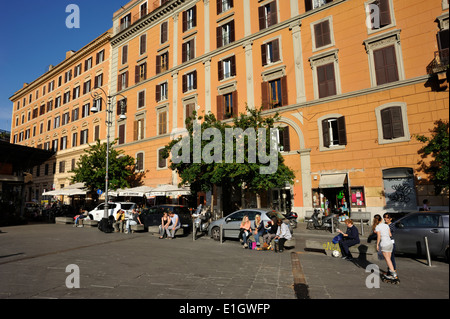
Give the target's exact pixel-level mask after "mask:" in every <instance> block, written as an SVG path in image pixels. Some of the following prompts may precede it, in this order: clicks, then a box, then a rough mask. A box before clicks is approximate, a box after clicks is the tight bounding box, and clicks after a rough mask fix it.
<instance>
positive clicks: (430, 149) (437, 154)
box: [416, 120, 449, 194]
mask: <svg viewBox="0 0 450 319" xmlns="http://www.w3.org/2000/svg"><path fill="white" fill-rule="evenodd" d="M416 139H417V140H419V141H420V142H422V143H425V144H426V145H425V146H424V147H422V149H421V150H420V151H419V154H422V158H423V160H421V161H420V162H419V164H421V170H422V171H423V172H425V173H427V174H429V175H430V181H431V182H432V183H433V185H434V189H435V193H436V194H439V193H441V191H443V190H446V191H448V189H449V185H448V181H449V123H448V122H446V121H442V120H439V121H436V122H435V127H434V128H433V130H432V131H431V137H427V136H425V135H417V136H416ZM429 155H431V156H432V159H431V161H430V162H428V163H427V162H425V159H426V158H427V157H428V156H429Z"/></svg>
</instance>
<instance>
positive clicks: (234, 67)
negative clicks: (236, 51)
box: [230, 55, 236, 76]
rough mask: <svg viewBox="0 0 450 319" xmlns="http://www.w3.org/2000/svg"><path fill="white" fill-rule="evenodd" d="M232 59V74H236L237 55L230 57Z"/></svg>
mask: <svg viewBox="0 0 450 319" xmlns="http://www.w3.org/2000/svg"><path fill="white" fill-rule="evenodd" d="M230 61H231V76H236V56H235V55H233V56H232V57H231V58H230Z"/></svg>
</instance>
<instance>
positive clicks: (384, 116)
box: [380, 108, 393, 140]
mask: <svg viewBox="0 0 450 319" xmlns="http://www.w3.org/2000/svg"><path fill="white" fill-rule="evenodd" d="M380 114H381V125H382V128H383V138H384V139H385V140H391V139H392V138H393V134H392V116H391V108H387V109H384V110H382V111H381V112H380Z"/></svg>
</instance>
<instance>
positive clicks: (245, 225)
mask: <svg viewBox="0 0 450 319" xmlns="http://www.w3.org/2000/svg"><path fill="white" fill-rule="evenodd" d="M240 230H241V234H240V236H242V240H243V241H242V244H243V245H244V248H247V247H248V244H247V240H248V238H249V237H250V235H251V234H252V222H251V221H250V219H249V218H248V215H244V218H242V222H241V227H240ZM240 236H239V237H240Z"/></svg>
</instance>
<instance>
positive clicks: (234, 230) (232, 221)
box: [208, 208, 292, 240]
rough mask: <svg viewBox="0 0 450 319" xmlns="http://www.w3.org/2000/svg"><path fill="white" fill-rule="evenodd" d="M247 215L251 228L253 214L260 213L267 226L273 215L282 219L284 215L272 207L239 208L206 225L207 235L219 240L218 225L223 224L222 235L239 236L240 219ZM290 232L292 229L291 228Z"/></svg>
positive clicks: (253, 224)
mask: <svg viewBox="0 0 450 319" xmlns="http://www.w3.org/2000/svg"><path fill="white" fill-rule="evenodd" d="M245 215H247V216H248V218H249V219H250V221H251V222H252V228H254V227H255V216H256V215H261V220H262V221H263V222H264V225H266V226H267V223H268V222H269V221H271V218H272V217H273V216H276V217H277V218H278V219H281V220H284V219H285V217H284V216H283V215H282V214H280V213H278V212H276V211H274V210H273V209H261V208H247V209H241V210H238V211H236V212H234V213H231V214H230V215H228V216H226V217H224V218H221V219H218V220H216V221H214V222H212V223H211V224H210V225H209V227H208V236H210V237H212V238H214V239H215V240H220V226H221V225H222V226H223V237H224V238H225V237H227V238H239V233H240V226H241V222H242V219H243V218H244V216H245ZM291 232H292V230H291Z"/></svg>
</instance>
